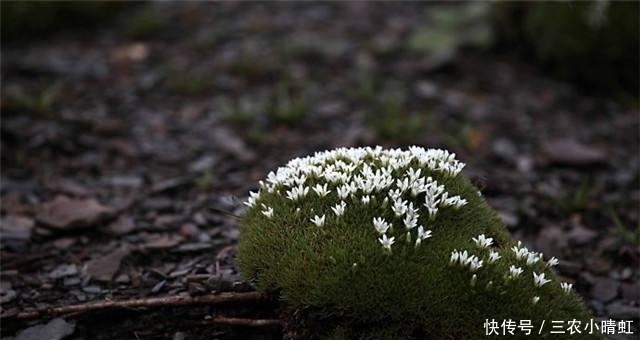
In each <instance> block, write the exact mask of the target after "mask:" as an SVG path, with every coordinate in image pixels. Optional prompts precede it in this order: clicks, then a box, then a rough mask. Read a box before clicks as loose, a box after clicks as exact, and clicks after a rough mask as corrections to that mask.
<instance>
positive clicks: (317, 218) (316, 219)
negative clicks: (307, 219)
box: [311, 215, 325, 227]
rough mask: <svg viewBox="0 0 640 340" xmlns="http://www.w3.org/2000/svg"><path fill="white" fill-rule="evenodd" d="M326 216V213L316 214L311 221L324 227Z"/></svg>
mask: <svg viewBox="0 0 640 340" xmlns="http://www.w3.org/2000/svg"><path fill="white" fill-rule="evenodd" d="M324 217H325V215H322V216H318V215H315V216H313V218H312V219H311V222H312V223H313V224H315V225H316V226H318V227H322V226H323V225H324Z"/></svg>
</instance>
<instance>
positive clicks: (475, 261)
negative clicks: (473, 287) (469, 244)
mask: <svg viewBox="0 0 640 340" xmlns="http://www.w3.org/2000/svg"><path fill="white" fill-rule="evenodd" d="M481 267H482V260H480V259H479V258H478V257H477V256H475V255H474V256H472V257H471V261H470V262H469V268H470V269H471V271H473V272H475V271H476V270H478V269H480V268H481Z"/></svg>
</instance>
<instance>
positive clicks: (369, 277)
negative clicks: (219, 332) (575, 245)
mask: <svg viewBox="0 0 640 340" xmlns="http://www.w3.org/2000/svg"><path fill="white" fill-rule="evenodd" d="M463 166H464V164H463V163H461V162H459V161H458V160H456V159H455V155H454V154H450V153H449V152H447V151H444V150H434V149H429V150H425V149H423V148H421V147H410V148H409V149H408V150H400V149H393V150H386V149H382V148H380V147H377V148H368V147H367V148H351V149H345V148H342V149H336V150H333V151H326V152H320V153H316V154H315V155H314V156H310V157H304V158H296V159H293V160H291V161H290V162H289V163H288V164H287V165H286V166H284V167H281V168H279V169H278V170H277V171H275V172H271V173H270V174H269V175H268V177H267V179H266V181H265V182H260V190H259V191H258V192H254V193H251V194H250V197H249V200H248V201H247V205H248V206H249V209H248V211H247V213H246V215H245V217H244V219H243V223H242V239H241V242H240V245H239V251H238V264H239V266H240V269H241V271H242V273H243V274H244V275H246V276H247V277H248V278H250V279H252V280H254V281H255V284H256V285H257V287H258V288H259V289H260V290H262V291H267V292H272V293H274V292H275V293H279V294H280V297H281V299H282V300H283V301H284V302H285V303H286V304H287V305H289V306H291V307H292V308H293V309H296V310H298V311H300V313H298V315H301V314H302V315H305V316H306V317H307V321H305V325H306V326H308V327H309V329H310V330H309V331H308V332H307V334H300V333H299V334H300V336H301V338H319V339H423V338H437V339H477V338H482V337H484V336H485V326H484V323H485V321H486V320H487V319H488V320H492V319H493V320H496V321H497V322H501V321H502V320H516V322H517V320H531V321H532V324H533V325H534V327H540V324H541V322H542V320H546V322H547V325H549V324H550V321H551V320H564V321H567V320H573V319H577V320H581V321H582V322H583V324H584V323H585V322H587V319H588V317H589V314H588V312H587V311H586V309H585V307H584V305H583V303H582V302H581V300H580V298H579V297H578V296H577V295H576V294H575V293H573V292H572V291H571V285H570V284H568V283H561V282H559V280H558V279H557V278H556V276H555V274H554V273H553V271H552V267H553V266H554V265H555V264H557V260H556V259H553V258H552V259H549V260H547V261H545V260H544V259H543V256H542V254H540V253H536V252H533V251H530V250H528V249H526V248H524V247H523V246H522V245H521V244H520V243H515V242H513V241H512V240H511V239H510V237H509V235H508V233H507V231H506V229H505V228H504V226H503V224H502V223H501V221H500V219H499V218H498V217H497V215H496V213H495V212H494V211H492V209H491V208H490V207H489V206H488V205H487V203H486V202H485V201H484V199H483V198H482V196H481V195H480V193H479V191H478V189H477V188H476V187H474V186H473V185H472V184H471V183H470V181H469V180H468V179H467V178H466V177H464V176H463V175H462V174H460V171H461V170H462V168H463ZM534 330H535V331H537V329H536V328H534ZM302 333H304V332H302ZM547 333H548V331H547ZM515 334H516V336H515V337H514V338H525V337H526V335H524V333H518V331H517V330H516V332H515ZM534 334H535V333H534ZM554 335H555V334H554ZM563 338H570V339H601V336H600V335H599V334H591V335H590V334H586V332H583V333H582V334H578V335H568V334H566V335H562V334H558V335H555V336H554V339H563Z"/></svg>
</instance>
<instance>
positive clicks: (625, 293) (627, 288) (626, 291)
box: [620, 282, 640, 302]
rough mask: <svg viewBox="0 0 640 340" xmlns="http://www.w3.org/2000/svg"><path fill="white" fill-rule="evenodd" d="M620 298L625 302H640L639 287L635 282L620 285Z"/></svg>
mask: <svg viewBox="0 0 640 340" xmlns="http://www.w3.org/2000/svg"><path fill="white" fill-rule="evenodd" d="M620 291H621V292H622V298H623V299H624V300H626V301H636V302H640V285H639V284H638V283H637V282H634V283H627V282H623V283H622V284H620Z"/></svg>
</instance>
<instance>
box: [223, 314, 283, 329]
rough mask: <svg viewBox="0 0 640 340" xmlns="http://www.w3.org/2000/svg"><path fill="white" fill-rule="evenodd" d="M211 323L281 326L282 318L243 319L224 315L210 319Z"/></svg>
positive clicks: (244, 325) (240, 325) (235, 325)
mask: <svg viewBox="0 0 640 340" xmlns="http://www.w3.org/2000/svg"><path fill="white" fill-rule="evenodd" d="M211 323H213V324H215V325H219V326H234V327H270V326H282V320H279V319H243V318H228V317H226V316H217V317H215V318H213V319H212V320H211Z"/></svg>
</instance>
